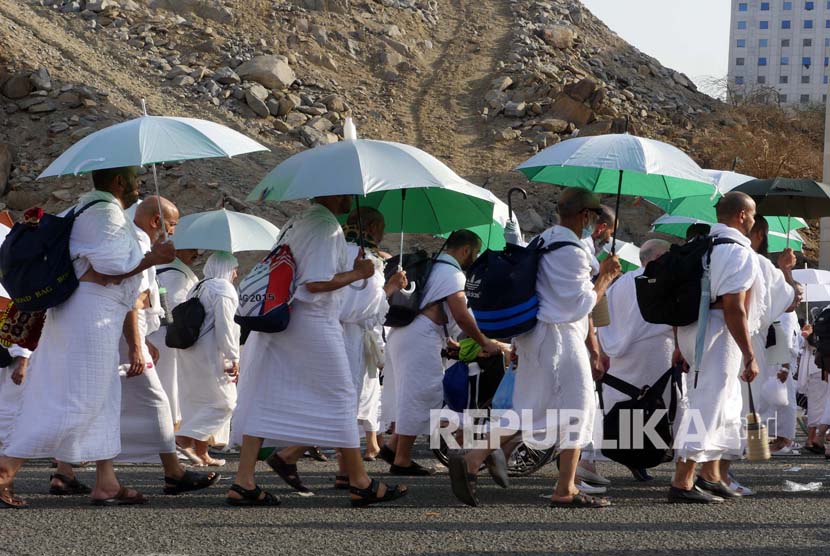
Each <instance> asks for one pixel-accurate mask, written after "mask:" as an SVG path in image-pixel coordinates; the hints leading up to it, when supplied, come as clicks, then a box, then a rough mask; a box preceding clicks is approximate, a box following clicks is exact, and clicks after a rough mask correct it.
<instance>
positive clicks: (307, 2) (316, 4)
mask: <svg viewBox="0 0 830 556" xmlns="http://www.w3.org/2000/svg"><path fill="white" fill-rule="evenodd" d="M292 3H294V4H295V5H297V6H300V7H301V8H305V9H307V10H316V11H324V12H334V13H339V14H347V13H349V10H351V7H352V3H351V0H292Z"/></svg>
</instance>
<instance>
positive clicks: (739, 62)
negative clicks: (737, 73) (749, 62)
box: [735, 58, 744, 66]
mask: <svg viewBox="0 0 830 556" xmlns="http://www.w3.org/2000/svg"><path fill="white" fill-rule="evenodd" d="M735 65H736V66H742V65H744V59H743V58H735Z"/></svg>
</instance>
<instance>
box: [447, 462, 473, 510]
mask: <svg viewBox="0 0 830 556" xmlns="http://www.w3.org/2000/svg"><path fill="white" fill-rule="evenodd" d="M448 467H449V470H450V484H451V485H452V493H453V494H455V497H456V498H458V499H459V500H461V501H462V502H464V503H465V504H467V505H468V506H473V507H475V506H478V497H476V481H477V480H478V477H476V476H475V475H473V474H472V473H468V472H467V460H466V459H464V456H463V454H452V455H450V458H449V462H448Z"/></svg>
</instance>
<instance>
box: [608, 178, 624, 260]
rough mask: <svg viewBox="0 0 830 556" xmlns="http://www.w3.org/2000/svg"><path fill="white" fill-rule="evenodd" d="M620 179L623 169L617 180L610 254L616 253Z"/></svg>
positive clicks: (620, 189)
mask: <svg viewBox="0 0 830 556" xmlns="http://www.w3.org/2000/svg"><path fill="white" fill-rule="evenodd" d="M622 181H623V171H622V170H620V179H619V181H618V182H617V203H616V208H615V209H614V235H613V237H612V239H611V256H614V255H616V254H617V226H618V225H619V222H620V217H619V214H618V213H619V212H620V197H621V196H622Z"/></svg>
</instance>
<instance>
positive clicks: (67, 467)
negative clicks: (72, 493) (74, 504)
mask: <svg viewBox="0 0 830 556" xmlns="http://www.w3.org/2000/svg"><path fill="white" fill-rule="evenodd" d="M55 463H57V464H58V468H57V469H55V475H62V476H64V477H66V478H67V479H69V480H72V479H74V478H75V469H73V468H72V464H70V463H66V462H64V461H58V460H55ZM49 486H53V487H57V488H65V487H66V486H67V485H66V483H65V482H64V481H62V480H60V479H58V478H57V477H55V476H54V475H53V478H52V481H51V482H50V483H49Z"/></svg>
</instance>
